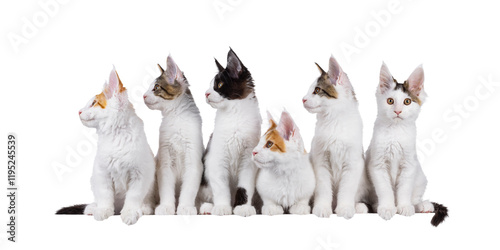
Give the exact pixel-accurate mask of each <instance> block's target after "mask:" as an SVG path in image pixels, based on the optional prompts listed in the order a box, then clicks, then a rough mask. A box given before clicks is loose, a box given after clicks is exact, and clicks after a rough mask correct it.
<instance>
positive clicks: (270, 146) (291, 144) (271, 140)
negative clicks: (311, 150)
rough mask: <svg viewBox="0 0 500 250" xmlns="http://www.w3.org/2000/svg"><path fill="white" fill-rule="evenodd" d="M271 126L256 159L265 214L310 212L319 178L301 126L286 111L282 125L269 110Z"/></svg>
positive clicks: (258, 184) (256, 153)
mask: <svg viewBox="0 0 500 250" xmlns="http://www.w3.org/2000/svg"><path fill="white" fill-rule="evenodd" d="M268 119H269V122H270V128H269V129H268V130H267V132H266V133H265V134H264V135H263V136H262V137H261V139H260V142H259V144H258V145H257V147H255V148H254V150H253V152H252V154H253V158H252V159H253V161H254V162H255V165H256V166H257V167H259V168H260V171H259V173H258V174H257V191H258V192H259V195H260V197H261V198H262V200H263V202H264V206H263V207H262V214H265V215H276V214H283V213H284V210H283V209H285V210H288V211H289V212H290V213H291V214H310V213H311V207H310V206H309V201H310V200H311V198H312V195H313V193H314V187H315V185H316V180H315V178H314V170H313V168H312V165H311V163H310V161H309V156H308V154H307V152H306V150H305V148H304V142H303V141H302V137H301V136H300V132H299V128H298V127H297V126H296V125H295V123H294V122H293V119H292V117H291V116H290V114H288V112H286V111H283V113H281V118H280V122H279V125H276V122H275V121H274V120H273V118H272V117H271V115H270V114H269V113H268Z"/></svg>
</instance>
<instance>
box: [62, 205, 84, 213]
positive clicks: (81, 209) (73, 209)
mask: <svg viewBox="0 0 500 250" xmlns="http://www.w3.org/2000/svg"><path fill="white" fill-rule="evenodd" d="M85 207H87V204H79V205H73V206H69V207H63V208H61V209H59V210H57V212H56V214H83V212H84V211H85Z"/></svg>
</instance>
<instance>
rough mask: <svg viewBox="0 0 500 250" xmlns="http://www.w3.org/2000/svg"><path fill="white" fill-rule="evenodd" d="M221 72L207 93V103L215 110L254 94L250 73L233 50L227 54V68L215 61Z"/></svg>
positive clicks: (211, 83)
mask: <svg viewBox="0 0 500 250" xmlns="http://www.w3.org/2000/svg"><path fill="white" fill-rule="evenodd" d="M215 64H216V65H217V69H218V70H219V72H218V73H217V74H216V75H215V77H214V79H213V80H212V81H211V82H210V87H209V88H208V90H207V92H206V93H205V97H206V100H207V103H208V104H210V106H212V107H213V108H222V107H225V106H226V105H227V103H228V102H230V101H232V100H241V99H245V98H247V97H248V96H249V95H251V94H253V93H254V84H253V79H252V75H251V74H250V71H248V69H247V68H246V67H245V65H243V63H242V62H241V61H240V59H239V58H238V56H237V55H236V54H235V53H234V51H233V50H232V49H230V50H229V52H228V53H227V66H226V68H224V67H222V65H221V64H220V63H219V62H218V61H217V59H215Z"/></svg>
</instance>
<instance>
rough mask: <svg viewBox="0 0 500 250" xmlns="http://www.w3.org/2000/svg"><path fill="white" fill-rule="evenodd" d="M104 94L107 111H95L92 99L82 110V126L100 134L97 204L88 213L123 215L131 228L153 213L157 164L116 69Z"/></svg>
mask: <svg viewBox="0 0 500 250" xmlns="http://www.w3.org/2000/svg"><path fill="white" fill-rule="evenodd" d="M104 92H105V93H106V99H107V106H106V108H105V109H102V108H101V107H99V106H97V107H91V104H92V102H93V101H94V99H95V98H92V99H91V100H90V101H89V102H88V103H87V105H85V107H84V108H82V109H81V110H80V112H81V113H80V119H81V121H82V123H83V124H84V125H85V126H87V127H92V128H96V131H97V134H98V143H97V155H96V158H95V161H94V168H93V172H92V178H91V184H92V191H93V193H94V198H95V203H93V204H90V205H88V206H87V207H86V211H85V212H84V213H85V214H92V215H94V218H95V219H96V220H104V219H107V218H108V217H109V216H111V215H113V214H118V213H120V214H121V218H122V220H123V222H124V223H126V224H128V225H131V224H134V223H136V222H137V220H138V219H139V217H140V216H141V215H142V214H143V213H144V212H149V211H151V206H152V197H151V194H152V188H153V181H154V173H155V161H154V158H153V153H152V152H151V149H150V147H149V145H148V142H147V140H146V134H145V133H144V125H143V122H142V120H141V119H140V118H139V117H138V116H137V115H136V114H135V111H134V108H133V107H132V104H131V103H130V102H129V101H128V98H127V93H126V91H124V92H122V93H119V88H118V78H117V75H116V71H115V70H114V69H113V71H112V72H111V75H110V80H109V84H107V85H105V90H104ZM147 194H149V196H148V197H146V195H147ZM143 209H144V210H143Z"/></svg>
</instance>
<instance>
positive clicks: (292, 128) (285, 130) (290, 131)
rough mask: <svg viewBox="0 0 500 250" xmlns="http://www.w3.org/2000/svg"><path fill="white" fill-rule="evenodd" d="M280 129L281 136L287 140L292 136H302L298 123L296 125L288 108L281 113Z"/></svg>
mask: <svg viewBox="0 0 500 250" xmlns="http://www.w3.org/2000/svg"><path fill="white" fill-rule="evenodd" d="M278 131H279V132H280V134H281V136H282V137H283V138H284V139H285V140H287V141H289V140H290V139H292V138H294V139H297V138H300V133H299V128H298V127H297V125H295V122H294V121H293V119H292V116H291V115H290V114H289V113H288V112H287V111H286V110H284V111H283V112H282V113H281V118H280V123H279V125H278Z"/></svg>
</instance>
